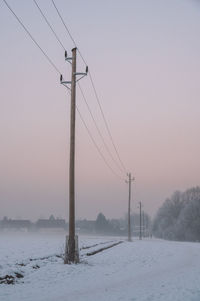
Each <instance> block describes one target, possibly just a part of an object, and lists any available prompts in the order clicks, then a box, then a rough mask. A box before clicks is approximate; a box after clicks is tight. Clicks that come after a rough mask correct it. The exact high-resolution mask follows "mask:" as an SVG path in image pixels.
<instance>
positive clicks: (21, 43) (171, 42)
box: [0, 0, 200, 220]
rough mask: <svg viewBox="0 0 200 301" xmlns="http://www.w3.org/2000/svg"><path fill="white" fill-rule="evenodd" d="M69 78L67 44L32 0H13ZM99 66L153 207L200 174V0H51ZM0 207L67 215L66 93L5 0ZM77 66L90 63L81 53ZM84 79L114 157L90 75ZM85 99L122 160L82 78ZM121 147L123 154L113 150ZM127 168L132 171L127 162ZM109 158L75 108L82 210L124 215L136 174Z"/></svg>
mask: <svg viewBox="0 0 200 301" xmlns="http://www.w3.org/2000/svg"><path fill="white" fill-rule="evenodd" d="M7 2H8V3H9V5H10V6H11V7H12V8H13V10H14V11H15V12H16V14H17V15H18V17H19V18H20V19H21V20H23V23H24V24H25V26H26V27H27V28H28V29H29V30H30V32H31V34H32V35H33V36H34V38H35V39H36V41H37V42H38V43H39V45H40V46H41V47H42V49H44V51H45V52H46V53H47V54H48V55H49V57H50V58H51V59H52V61H53V62H54V63H55V64H56V66H58V68H59V70H61V72H62V74H63V75H64V77H65V78H66V79H68V80H70V65H69V64H68V63H66V62H65V60H64V51H63V49H62V47H61V46H60V45H59V43H58V42H57V41H56V39H55V37H54V36H53V35H52V32H51V31H50V29H49V28H48V26H47V24H46V23H45V22H44V20H43V19H42V17H41V15H40V13H39V11H38V9H37V7H36V6H35V4H34V2H33V1H31V0H29V1H27V0H26V1H25V0H20V1H16V0H7ZM37 2H38V4H39V5H40V7H41V8H42V10H43V11H44V13H45V15H46V16H47V17H48V19H49V21H50V22H51V24H52V26H53V28H54V29H55V31H56V33H57V34H58V36H59V38H60V39H61V40H62V43H63V44H64V45H65V48H66V50H67V51H68V53H70V52H71V49H72V48H73V43H72V41H71V40H70V38H69V36H68V34H67V32H66V31H65V28H64V27H63V25H62V23H61V21H60V19H59V18H58V15H57V14H56V11H55V9H54V7H53V5H52V2H51V1H50V0H45V1H42V0H37ZM55 3H56V5H57V6H58V8H59V9H60V11H61V13H62V16H63V18H64V20H65V22H66V24H67V26H68V27H69V29H70V31H71V33H72V35H73V38H74V39H75V41H76V43H77V45H78V47H79V49H80V50H81V53H82V54H83V56H84V58H85V60H86V61H87V63H88V66H89V69H90V70H91V74H92V75H93V79H94V83H95V86H96V90H97V93H98V96H99V99H100V102H101V105H102V108H103V111H104V114H105V117H106V120H107V122H108V124H109V128H110V130H111V132H112V136H113V139H114V141H115V144H116V146H117V149H118V151H119V154H120V157H121V159H122V161H123V163H124V165H125V166H126V169H127V172H131V173H132V175H133V176H134V177H135V181H134V183H133V185H132V204H131V207H132V212H138V202H139V201H141V202H142V203H143V206H144V207H143V208H144V210H145V211H146V212H147V213H149V214H151V215H154V214H155V212H156V210H157V209H158V208H159V206H160V205H161V204H162V203H163V201H164V200H165V199H166V198H167V197H170V196H171V194H172V193H173V192H174V191H175V190H185V189H187V188H190V187H192V186H197V185H200V160H199V156H200V133H199V130H200V99H199V98H200V1H199V0H167V1H166V0H165V1H164V0H124V1H120V0H101V1H97V0H85V1H81V0H74V1H66V0H55ZM0 36H1V55H0V66H1V69H0V82H1V89H0V140H1V147H0V219H1V218H3V217H4V216H8V217H11V218H30V219H32V220H36V219H37V218H39V217H49V215H50V214H54V216H56V217H63V218H66V219H67V220H68V168H69V121H70V97H69V94H68V93H67V91H66V89H65V88H64V87H63V86H62V85H60V82H59V74H58V73H56V71H55V70H54V69H53V68H52V66H51V65H50V64H49V62H48V61H47V60H46V58H45V57H44V56H43V54H42V53H41V52H40V50H39V49H38V48H37V47H36V46H35V44H34V43H33V42H32V41H31V39H30V38H29V37H28V36H27V34H26V32H25V31H24V29H23V28H22V27H21V26H20V24H19V23H18V22H17V21H16V19H15V18H14V17H13V15H12V14H11V12H10V11H9V10H8V8H7V7H6V5H5V3H3V1H0ZM77 69H78V71H84V70H85V65H84V64H83V62H82V60H81V58H80V56H78V62H77ZM81 86H82V89H83V91H84V93H85V95H86V97H87V101H88V104H89V106H90V107H91V110H92V112H93V114H94V117H95V120H96V122H97V124H98V126H99V128H100V129H101V132H102V135H103V136H104V137H105V141H106V143H107V144H108V146H109V149H110V151H111V152H112V154H113V156H115V158H116V154H115V151H114V149H113V147H112V144H111V141H110V139H109V136H108V133H107V131H106V128H105V125H104V122H103V119H102V116H101V112H100V110H99V107H98V104H97V101H96V99H95V95H94V91H93V90H92V86H91V83H90V80H89V78H88V77H87V78H84V79H82V80H81ZM77 106H78V108H79V109H80V111H81V113H82V115H83V117H84V120H85V122H86V123H87V126H88V128H89V129H90V131H91V133H92V135H93V137H94V139H95V141H96V143H97V144H98V145H99V147H100V149H101V151H102V153H103V154H104V156H105V157H106V159H107V161H108V162H109V164H110V165H111V166H112V168H113V169H114V170H116V172H117V173H120V171H119V170H118V169H117V167H116V166H115V165H114V163H113V161H112V160H111V158H110V157H109V155H108V153H107V152H106V150H105V147H104V145H103V143H102V141H101V139H100V137H99V135H98V132H97V130H96V128H95V126H94V124H93V121H92V119H91V116H90V114H89V113H88V110H87V107H86V105H85V103H84V101H83V98H82V96H81V94H80V92H79V91H78V88H77ZM116 159H117V158H116ZM120 176H121V177H122V178H123V179H125V178H126V174H125V173H124V174H123V173H121V174H120ZM123 179H122V180H121V179H119V178H118V177H116V176H115V175H114V174H113V173H112V172H111V171H110V170H109V169H108V167H107V166H106V165H105V163H104V162H103V160H102V158H101V157H100V155H99V153H98V152H97V150H96V148H95V146H94V145H93V143H92V142H91V139H90V137H89V136H88V133H87V131H86V129H85V128H84V126H83V124H82V122H81V120H80V118H79V116H78V115H77V124H76V218H77V219H79V218H87V219H96V216H97V214H98V213H99V212H102V213H104V214H105V216H106V217H107V218H118V217H123V216H124V215H125V213H126V212H127V205H128V185H127V184H126V183H125V181H124V180H123Z"/></svg>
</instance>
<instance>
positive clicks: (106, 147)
mask: <svg viewBox="0 0 200 301" xmlns="http://www.w3.org/2000/svg"><path fill="white" fill-rule="evenodd" d="M78 87H79V90H80V92H81V95H82V97H83V99H84V101H85V104H86V106H87V109H88V111H89V113H90V116H91V118H92V120H93V122H94V125H95V127H96V129H97V132H98V134H99V136H100V137H101V139H102V141H103V145H104V147H105V149H106V150H107V152H108V154H109V155H110V157H111V159H112V160H113V162H114V163H115V164H116V166H117V167H118V168H119V170H120V171H121V172H122V173H124V171H123V169H122V168H121V166H120V165H119V164H118V162H117V161H116V160H115V158H114V157H113V155H112V153H111V152H110V149H109V148H108V146H107V144H106V142H105V139H104V137H103V135H102V133H101V131H100V129H99V127H98V125H97V123H96V120H95V118H94V115H93V113H92V111H91V109H90V106H89V104H88V102H87V99H86V97H85V94H84V92H83V89H82V88H81V85H80V84H79V83H78Z"/></svg>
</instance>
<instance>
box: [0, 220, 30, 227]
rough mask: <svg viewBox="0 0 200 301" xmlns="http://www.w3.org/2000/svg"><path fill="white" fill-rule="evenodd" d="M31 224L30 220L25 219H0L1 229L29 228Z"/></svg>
mask: <svg viewBox="0 0 200 301" xmlns="http://www.w3.org/2000/svg"><path fill="white" fill-rule="evenodd" d="M31 226H32V223H31V221H29V220H26V219H7V218H4V219H3V220H2V221H1V228H2V229H17V230H30V228H31Z"/></svg>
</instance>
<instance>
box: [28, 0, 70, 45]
mask: <svg viewBox="0 0 200 301" xmlns="http://www.w3.org/2000/svg"><path fill="white" fill-rule="evenodd" d="M33 2H34V3H35V5H36V7H37V8H38V10H39V12H40V14H41V15H42V17H43V18H44V20H45V22H46V23H47V25H48V26H49V28H50V29H51V31H52V33H53V34H54V36H55V38H56V40H57V41H58V43H59V44H60V45H61V47H62V48H63V49H64V50H66V49H65V46H64V45H63V43H62V42H61V40H60V39H59V37H58V35H57V34H56V32H55V30H54V29H53V27H52V26H51V24H50V22H49V21H48V19H47V17H46V16H45V14H44V13H43V11H42V9H41V8H40V6H39V4H38V3H37V1H36V0H33Z"/></svg>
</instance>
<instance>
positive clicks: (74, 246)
mask: <svg viewBox="0 0 200 301" xmlns="http://www.w3.org/2000/svg"><path fill="white" fill-rule="evenodd" d="M76 52H77V48H73V49H72V57H68V56H67V52H66V51H65V60H66V61H68V62H69V63H70V64H71V66H72V74H71V81H63V77H62V75H61V76H60V82H61V84H63V85H64V86H66V87H67V88H68V89H70V90H71V115H70V162H69V236H67V238H66V247H65V259H64V263H72V262H74V263H78V262H79V250H78V236H76V235H75V121H76V82H77V79H76V77H77V76H81V78H82V77H84V76H85V75H87V72H88V67H86V72H85V73H80V72H79V73H77V72H76ZM81 78H79V79H78V80H80V79H81ZM68 85H71V88H69V87H68Z"/></svg>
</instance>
